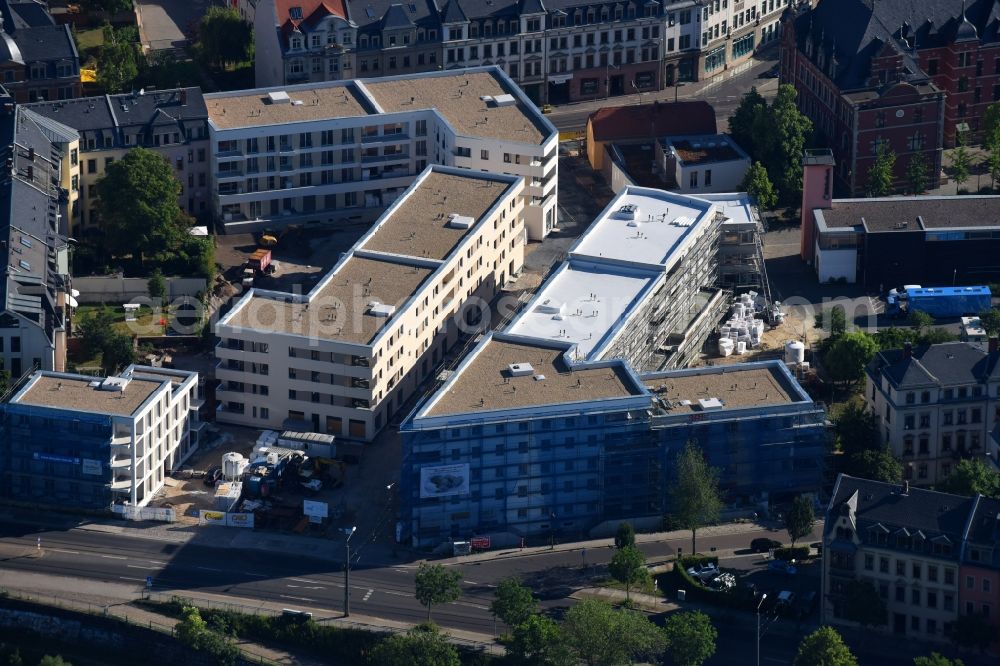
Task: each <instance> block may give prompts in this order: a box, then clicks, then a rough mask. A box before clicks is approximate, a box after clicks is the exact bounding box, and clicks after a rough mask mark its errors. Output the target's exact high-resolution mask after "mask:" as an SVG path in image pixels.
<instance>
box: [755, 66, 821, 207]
mask: <svg viewBox="0 0 1000 666" xmlns="http://www.w3.org/2000/svg"><path fill="white" fill-rule="evenodd" d="M796 95H797V93H796V92H795V87H794V86H791V85H788V84H783V85H780V86H778V94H777V96H776V97H775V98H774V101H773V102H772V103H771V106H770V108H769V109H768V110H767V113H760V114H757V116H756V118H755V122H754V136H755V143H756V146H758V148H757V149H756V155H755V157H756V158H757V159H760V161H761V162H763V163H764V166H765V167H766V168H767V173H768V174H769V175H770V177H771V182H772V183H774V184H775V185H776V186H777V188H778V192H779V193H780V194H781V198H782V201H784V202H786V203H789V204H792V203H795V202H796V200H797V199H798V198H799V197H800V196H801V194H802V153H803V151H804V150H805V147H806V141H807V140H808V138H809V137H810V135H811V134H812V121H811V120H809V118H808V117H806V116H805V115H804V114H803V113H802V112H800V111H799V108H798V105H797V104H796V102H795V99H796Z"/></svg>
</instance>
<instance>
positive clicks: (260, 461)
mask: <svg viewBox="0 0 1000 666" xmlns="http://www.w3.org/2000/svg"><path fill="white" fill-rule="evenodd" d="M293 459H295V460H294V462H295V463H296V465H293V467H298V466H300V465H301V464H302V462H303V461H304V459H305V457H304V456H303V455H302V454H301V453H299V452H298V451H292V450H289V449H280V448H277V447H268V448H265V449H262V450H261V451H260V452H259V453H258V455H257V457H256V458H254V459H253V460H251V461H250V464H249V465H247V468H246V471H245V472H244V473H243V496H244V497H245V498H247V499H257V498H261V497H270V496H271V495H273V494H274V493H275V492H277V490H278V487H279V486H280V485H281V481H282V478H283V477H284V475H285V470H286V468H287V467H288V466H289V464H290V463H292V462H293Z"/></svg>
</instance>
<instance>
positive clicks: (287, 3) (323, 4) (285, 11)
mask: <svg viewBox="0 0 1000 666" xmlns="http://www.w3.org/2000/svg"><path fill="white" fill-rule="evenodd" d="M293 7H298V8H299V9H300V10H301V13H299V14H298V15H297V18H294V19H293V18H292V16H291V11H292V8H293ZM274 11H275V16H276V17H277V20H278V25H280V26H281V32H282V33H283V34H284V35H285V36H287V35H289V34H290V33H291V32H292V31H293V30H294V29H295V28H297V27H298V26H299V24H300V23H302V22H304V21H306V20H307V19H312V21H311V23H315V22H316V21H317V20H318V18H314V15H318V16H325V15H327V14H336V15H337V16H339V17H341V18H344V19H346V18H347V2H346V0H274Z"/></svg>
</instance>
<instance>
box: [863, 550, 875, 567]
mask: <svg viewBox="0 0 1000 666" xmlns="http://www.w3.org/2000/svg"><path fill="white" fill-rule="evenodd" d="M874 568H875V556H874V555H871V554H869V553H865V571H871V570H873V569H874Z"/></svg>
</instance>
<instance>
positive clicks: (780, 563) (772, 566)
mask: <svg viewBox="0 0 1000 666" xmlns="http://www.w3.org/2000/svg"><path fill="white" fill-rule="evenodd" d="M767 568H768V570H769V571H776V572H778V573H783V574H786V575H789V576H794V575H795V574H796V573H798V569H796V568H795V565H794V564H792V563H791V562H785V561H784V560H771V561H770V562H768V563H767Z"/></svg>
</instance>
